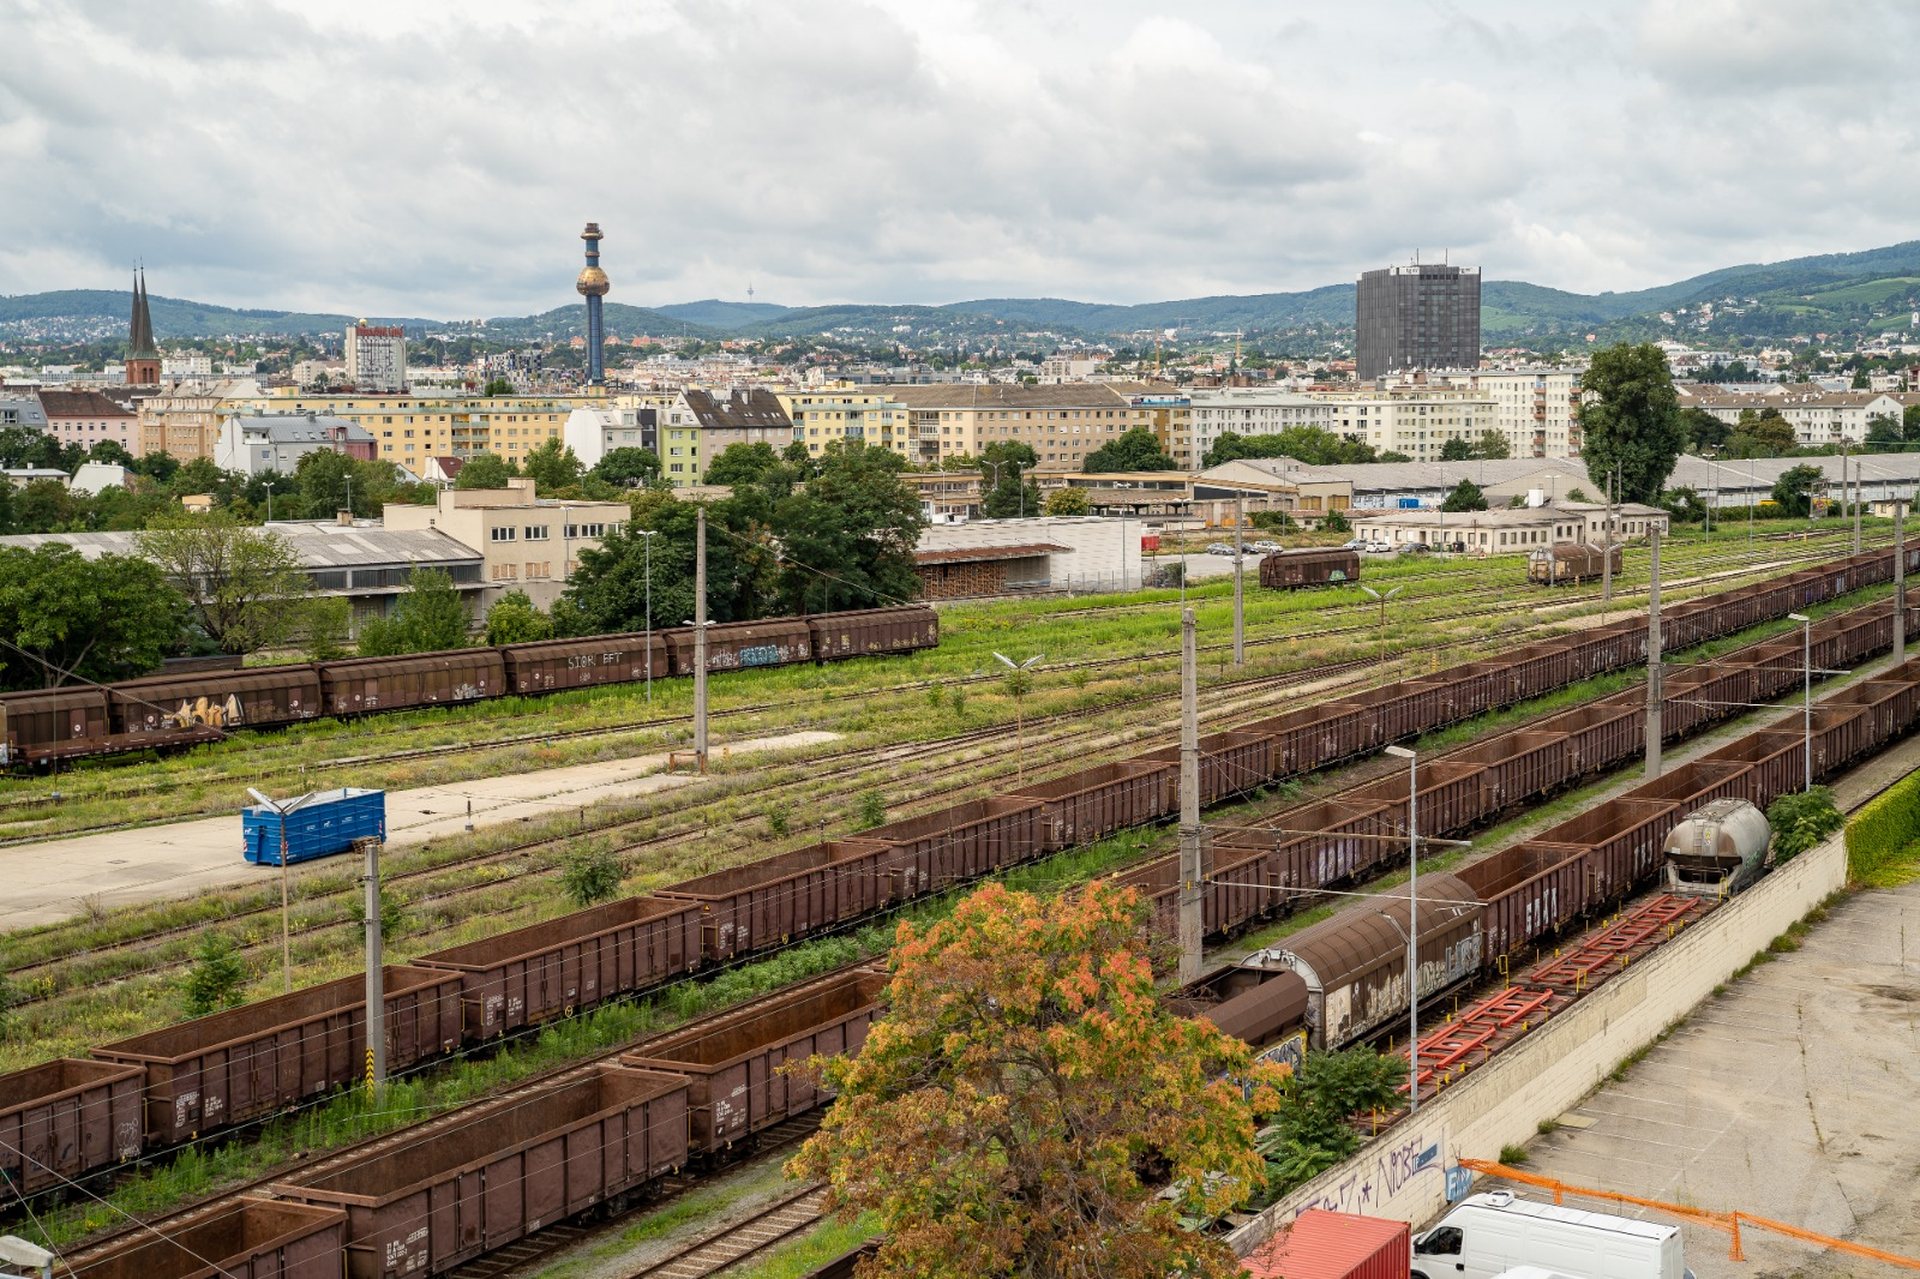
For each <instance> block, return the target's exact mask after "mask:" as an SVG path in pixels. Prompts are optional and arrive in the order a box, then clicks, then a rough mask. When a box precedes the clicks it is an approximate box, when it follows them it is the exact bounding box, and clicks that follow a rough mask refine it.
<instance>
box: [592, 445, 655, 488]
mask: <svg viewBox="0 0 1920 1279" xmlns="http://www.w3.org/2000/svg"><path fill="white" fill-rule="evenodd" d="M590 474H592V475H593V476H594V478H596V479H599V480H603V481H605V482H606V483H608V484H611V485H613V486H614V487H615V488H621V489H626V488H641V487H644V486H646V485H649V484H657V483H658V482H659V480H660V455H659V454H658V453H655V452H654V451H653V450H652V449H636V448H624V449H609V450H608V451H607V455H606V456H605V457H603V458H601V459H600V460H599V461H598V462H596V463H595V464H594V467H593V470H592V471H591V472H590Z"/></svg>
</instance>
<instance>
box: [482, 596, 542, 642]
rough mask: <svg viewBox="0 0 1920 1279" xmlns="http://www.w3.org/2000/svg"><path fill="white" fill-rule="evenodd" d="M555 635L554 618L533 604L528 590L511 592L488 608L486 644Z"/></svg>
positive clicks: (525, 640) (529, 640)
mask: <svg viewBox="0 0 1920 1279" xmlns="http://www.w3.org/2000/svg"><path fill="white" fill-rule="evenodd" d="M552 638H553V619H552V618H551V617H548V616H547V615H546V614H545V613H542V612H541V611H540V610H539V609H537V608H535V607H534V606H533V601H532V600H531V599H529V598H528V596H527V593H526V592H525V591H508V592H507V593H506V594H505V595H502V596H501V597H500V598H499V599H498V600H496V601H494V605H493V607H492V608H490V609H488V610H487V643H488V644H491V645H500V644H528V643H532V642H533V641H535V640H543V639H552Z"/></svg>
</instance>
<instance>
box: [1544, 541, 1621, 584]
mask: <svg viewBox="0 0 1920 1279" xmlns="http://www.w3.org/2000/svg"><path fill="white" fill-rule="evenodd" d="M1607 557H1611V558H1612V560H1613V572H1614V573H1615V574H1616V575H1617V574H1618V573H1619V572H1620V566H1621V564H1622V563H1623V562H1624V561H1623V559H1622V552H1621V547H1620V544H1619V543H1618V542H1615V543H1614V544H1613V545H1612V546H1610V547H1608V548H1606V549H1605V550H1602V549H1601V548H1600V547H1599V546H1598V545H1596V544H1594V543H1590V542H1555V543H1554V544H1553V545H1552V546H1543V547H1541V548H1540V549H1539V550H1537V551H1529V552H1527V580H1528V581H1529V582H1533V583H1535V584H1536V585H1540V586H1571V585H1573V584H1574V583H1576V582H1592V581H1598V580H1599V579H1600V578H1601V577H1602V576H1604V575H1605V572H1606V558H1607Z"/></svg>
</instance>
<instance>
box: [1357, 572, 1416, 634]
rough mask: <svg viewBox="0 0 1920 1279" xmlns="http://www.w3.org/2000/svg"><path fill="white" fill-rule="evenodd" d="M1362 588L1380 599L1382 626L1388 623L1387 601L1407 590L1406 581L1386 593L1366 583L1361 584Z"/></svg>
mask: <svg viewBox="0 0 1920 1279" xmlns="http://www.w3.org/2000/svg"><path fill="white" fill-rule="evenodd" d="M1360 589H1361V590H1363V591H1365V592H1366V593H1367V594H1368V595H1370V596H1372V597H1373V598H1374V599H1377V600H1379V601H1380V625H1381V626H1382V627H1385V626H1386V624H1387V601H1388V600H1390V599H1392V598H1393V597H1394V596H1396V595H1398V594H1399V593H1400V592H1401V591H1403V590H1405V589H1406V583H1404V582H1402V583H1401V584H1400V585H1399V586H1396V587H1394V588H1393V589H1392V590H1390V591H1388V592H1387V593H1386V594H1385V595H1382V594H1381V593H1380V592H1379V591H1376V590H1374V589H1373V588H1372V587H1371V586H1368V585H1366V584H1365V583H1361V584H1360Z"/></svg>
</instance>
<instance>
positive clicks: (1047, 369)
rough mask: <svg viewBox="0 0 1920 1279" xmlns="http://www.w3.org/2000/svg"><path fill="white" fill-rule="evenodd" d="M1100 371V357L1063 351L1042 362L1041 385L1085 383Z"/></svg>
mask: <svg viewBox="0 0 1920 1279" xmlns="http://www.w3.org/2000/svg"><path fill="white" fill-rule="evenodd" d="M1099 371H1100V357H1099V356H1097V355H1086V354H1082V353H1075V352H1068V351H1061V352H1058V353H1057V354H1054V355H1050V356H1048V357H1047V358H1046V359H1044V360H1042V361H1040V383H1041V385H1043V386H1058V385H1060V384H1061V383H1062V382H1085V381H1087V380H1088V379H1089V378H1091V377H1092V376H1093V375H1094V374H1096V373H1098V372H1099Z"/></svg>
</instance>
